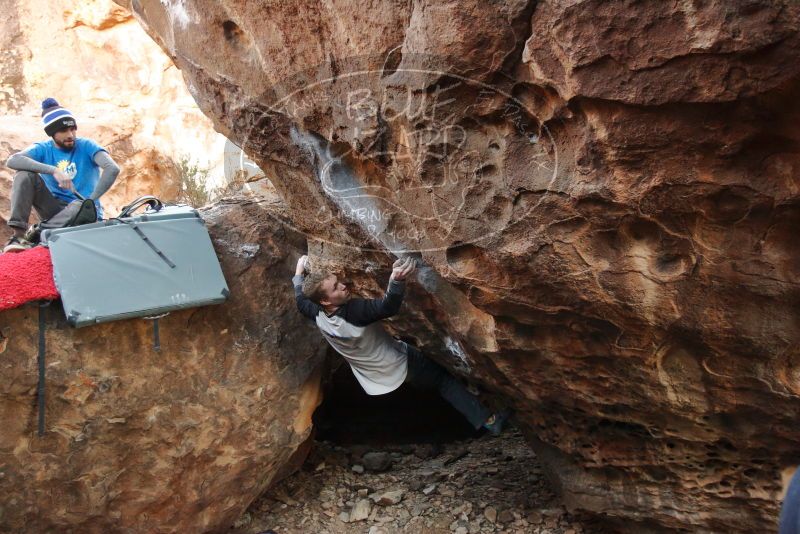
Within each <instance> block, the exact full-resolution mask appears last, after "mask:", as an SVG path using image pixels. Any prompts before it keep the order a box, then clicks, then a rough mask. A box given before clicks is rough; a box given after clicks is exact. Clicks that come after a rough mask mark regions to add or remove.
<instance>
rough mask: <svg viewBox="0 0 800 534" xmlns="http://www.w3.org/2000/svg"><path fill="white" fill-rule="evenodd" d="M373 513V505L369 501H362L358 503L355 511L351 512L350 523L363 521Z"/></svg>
mask: <svg viewBox="0 0 800 534" xmlns="http://www.w3.org/2000/svg"><path fill="white" fill-rule="evenodd" d="M371 511H372V505H371V504H370V502H369V500H367V499H361V500H360V501H358V502H357V503H356V504H355V506H353V509H352V510H351V511H350V522H355V521H363V520H365V519H366V518H368V517H369V513H370V512H371Z"/></svg>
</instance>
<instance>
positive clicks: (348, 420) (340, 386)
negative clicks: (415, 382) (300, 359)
mask: <svg viewBox="0 0 800 534" xmlns="http://www.w3.org/2000/svg"><path fill="white" fill-rule="evenodd" d="M314 427H315V429H316V439H317V440H320V441H331V442H333V443H336V444H339V445H356V444H358V445H401V444H411V443H447V442H452V441H456V440H463V439H468V438H471V437H475V436H477V435H479V434H480V433H481V432H482V430H477V431H476V430H475V429H473V428H472V426H471V425H470V424H469V423H468V422H467V420H466V419H464V417H463V416H462V415H461V414H460V413H458V411H456V410H455V408H453V407H452V406H451V405H450V404H449V403H447V401H445V400H444V399H442V398H441V397H440V396H439V394H438V393H437V392H435V391H425V390H420V389H417V388H413V387H411V386H409V385H408V384H403V385H402V386H400V387H399V388H398V389H396V390H395V391H393V392H391V393H387V394H385V395H375V396H372V395H367V394H366V393H365V392H364V390H363V389H362V388H361V386H360V385H359V383H358V381H357V380H356V378H355V376H353V373H352V371H351V370H350V366H349V365H347V364H346V363H342V364H341V365H339V367H338V368H337V369H336V370H335V371H334V372H333V374H332V376H331V379H330V381H329V383H328V385H327V387H326V391H325V398H324V400H323V402H322V404H321V405H320V406H319V407H318V408H317V410H316V411H315V413H314Z"/></svg>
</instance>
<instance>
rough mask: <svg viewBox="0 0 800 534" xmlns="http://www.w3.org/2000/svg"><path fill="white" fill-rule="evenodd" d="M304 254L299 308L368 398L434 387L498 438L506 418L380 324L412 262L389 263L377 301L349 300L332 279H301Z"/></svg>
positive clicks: (397, 299)
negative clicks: (389, 272) (385, 284)
mask: <svg viewBox="0 0 800 534" xmlns="http://www.w3.org/2000/svg"><path fill="white" fill-rule="evenodd" d="M307 259H308V256H303V257H301V258H300V259H299V260H298V262H297V269H296V270H295V276H294V277H293V278H292V283H293V284H294V292H295V297H296V299H297V308H298V309H299V310H300V313H302V314H303V315H305V316H306V317H308V318H309V319H311V320H312V321H315V322H316V325H317V327H318V328H319V330H320V332H322V335H323V337H324V338H325V339H326V340H327V341H328V343H330V345H331V346H332V347H333V348H334V349H336V351H337V352H338V353H339V354H341V355H342V356H343V357H344V359H345V360H347V363H349V364H350V368H351V369H352V370H353V374H354V375H355V377H356V379H357V380H358V382H359V383H360V384H361V387H362V388H364V391H366V392H367V394H369V395H383V394H384V393H389V392H391V391H394V390H395V389H397V388H398V387H400V385H402V384H403V383H404V382H407V383H409V384H410V385H412V386H415V387H420V388H425V389H437V390H438V391H439V393H440V394H441V396H442V397H444V399H445V400H447V401H448V402H449V403H450V404H451V405H452V406H453V407H454V408H455V409H456V410H458V411H459V412H461V414H463V415H464V417H466V418H467V420H468V421H469V422H470V424H472V426H473V427H475V428H476V429H478V428H480V427H481V426H483V427H484V428H486V429H488V430H489V431H490V432H491V433H492V434H493V435H495V436H496V435H499V434H500V432H501V431H502V429H503V426H504V425H505V422H506V419H507V417H508V416H507V414H505V413H500V414H492V413H491V412H490V411H489V410H488V409H487V408H486V407H485V406H483V405H482V404H481V402H480V401H479V400H478V398H477V397H476V396H475V395H473V394H471V393H470V392H469V391H467V388H465V387H464V385H463V384H461V382H459V381H458V380H456V379H455V378H454V377H453V376H452V375H451V374H450V373H448V372H447V371H446V370H445V368H444V367H442V366H441V365H439V364H437V363H436V362H434V361H433V360H430V359H428V358H426V357H425V356H423V354H422V353H421V352H420V351H419V350H418V349H417V348H415V347H413V346H411V345H409V344H407V343H405V342H403V341H400V340H397V339H394V338H392V337H391V336H390V335H389V334H388V333H387V332H386V330H384V329H383V326H381V324H380V323H379V322H378V321H380V320H381V319H386V318H387V317H391V316H392V315H394V314H396V313H397V312H398V311H399V310H400V304H402V302H403V293H404V291H405V283H404V281H405V279H406V277H407V276H408V275H409V274H411V272H412V271H413V270H414V267H415V262H414V260H413V259H412V258H410V257H409V258H406V259H405V260H397V261H396V262H395V263H394V265H393V270H392V275H391V277H390V278H389V287H388V289H387V290H386V294H385V295H384V296H383V298H380V299H360V298H350V291H349V290H348V289H347V287H346V286H345V284H343V283H342V282H340V281H339V280H338V278H337V277H336V275H334V274H329V273H325V272H322V273H312V274H311V275H310V276H308V278H305V277H304V272H305V270H306V261H307Z"/></svg>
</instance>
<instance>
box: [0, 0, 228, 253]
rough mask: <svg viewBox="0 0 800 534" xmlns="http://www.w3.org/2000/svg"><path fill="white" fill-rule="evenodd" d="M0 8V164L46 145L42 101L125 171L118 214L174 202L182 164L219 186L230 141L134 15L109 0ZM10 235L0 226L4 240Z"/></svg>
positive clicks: (1, 205)
mask: <svg viewBox="0 0 800 534" xmlns="http://www.w3.org/2000/svg"><path fill="white" fill-rule="evenodd" d="M3 7H4V18H3V21H2V22H0V29H1V30H2V31H0V45H2V47H0V48H1V49H2V52H0V57H2V60H0V113H2V114H3V118H2V120H0V160H2V161H0V163H2V164H4V163H5V160H6V158H7V155H8V152H9V151H12V152H13V151H17V150H21V149H24V148H25V147H27V146H28V145H30V144H31V143H33V142H35V141H41V140H44V139H46V138H47V137H46V135H45V134H44V132H43V130H42V126H41V119H40V114H41V107H40V103H41V101H42V100H43V99H44V98H46V97H48V96H52V97H55V98H56V99H57V100H58V101H59V102H60V103H61V104H62V105H64V106H65V107H67V108H68V109H69V110H70V111H72V112H73V113H74V114H75V115H76V118H77V120H78V133H79V135H81V136H86V137H93V138H95V140H97V141H98V142H101V143H103V144H105V145H106V147H107V148H109V151H110V152H111V154H112V156H113V157H114V158H115V159H116V161H117V162H118V163H119V164H120V166H121V167H122V171H123V172H122V173H121V174H120V176H119V178H118V179H117V183H116V184H115V186H114V187H113V188H112V189H111V191H110V192H109V193H108V194H107V195H106V196H105V197H104V199H103V200H104V201H105V204H106V206H107V207H108V208H109V213H111V214H114V215H115V214H116V213H117V212H118V208H120V207H121V206H123V205H125V204H126V203H127V202H129V201H130V200H132V199H134V198H136V197H137V196H139V195H142V194H145V193H147V194H158V195H160V196H162V197H164V198H175V197H176V196H177V194H178V192H179V190H178V185H179V183H178V177H179V168H178V165H177V164H178V162H179V161H180V160H181V159H182V158H187V159H188V160H190V161H191V162H194V163H197V164H199V165H200V166H201V167H205V166H208V167H210V168H211V169H212V172H211V177H212V179H213V178H216V179H219V180H221V176H222V157H223V147H224V143H225V138H224V137H222V136H221V135H219V134H217V133H216V132H215V131H214V129H213V127H212V125H211V122H210V121H209V120H208V119H207V118H206V117H205V116H204V115H203V114H202V113H201V112H200V110H199V109H198V108H197V105H196V104H195V102H194V100H193V99H192V96H191V95H190V93H189V91H188V90H187V88H186V84H185V83H184V81H183V77H182V76H181V73H180V71H178V69H176V68H175V66H174V65H173V64H172V62H171V60H170V59H169V57H167V56H166V55H165V54H164V52H163V51H162V50H160V49H159V47H158V46H157V45H155V43H153V42H152V40H151V39H150V38H149V37H148V36H147V35H146V34H145V33H144V31H142V29H141V27H140V26H139V25H138V24H137V23H136V21H135V20H133V17H132V16H131V14H130V12H128V11H126V10H125V9H123V8H121V7H120V6H118V5H116V4H114V3H112V2H111V0H80V1H77V2H67V1H62V0H57V1H44V0H34V1H31V2H28V1H26V2H20V1H16V0H9V1H7V2H4V5H3ZM11 172H12V171H10V170H9V169H7V168H5V167H3V168H2V169H0V219H2V220H0V223H3V222H5V219H6V218H7V217H8V208H7V206H8V198H9V191H10V188H11V184H10V176H11ZM212 185H214V184H212ZM6 233H7V230H6V227H5V224H0V239H2V238H4V237H5V235H6Z"/></svg>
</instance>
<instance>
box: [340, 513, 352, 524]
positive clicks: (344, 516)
mask: <svg viewBox="0 0 800 534" xmlns="http://www.w3.org/2000/svg"><path fill="white" fill-rule="evenodd" d="M339 520H340V521H341V522H342V523H349V522H350V514H348V513H347V512H342V513H340V514H339Z"/></svg>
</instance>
